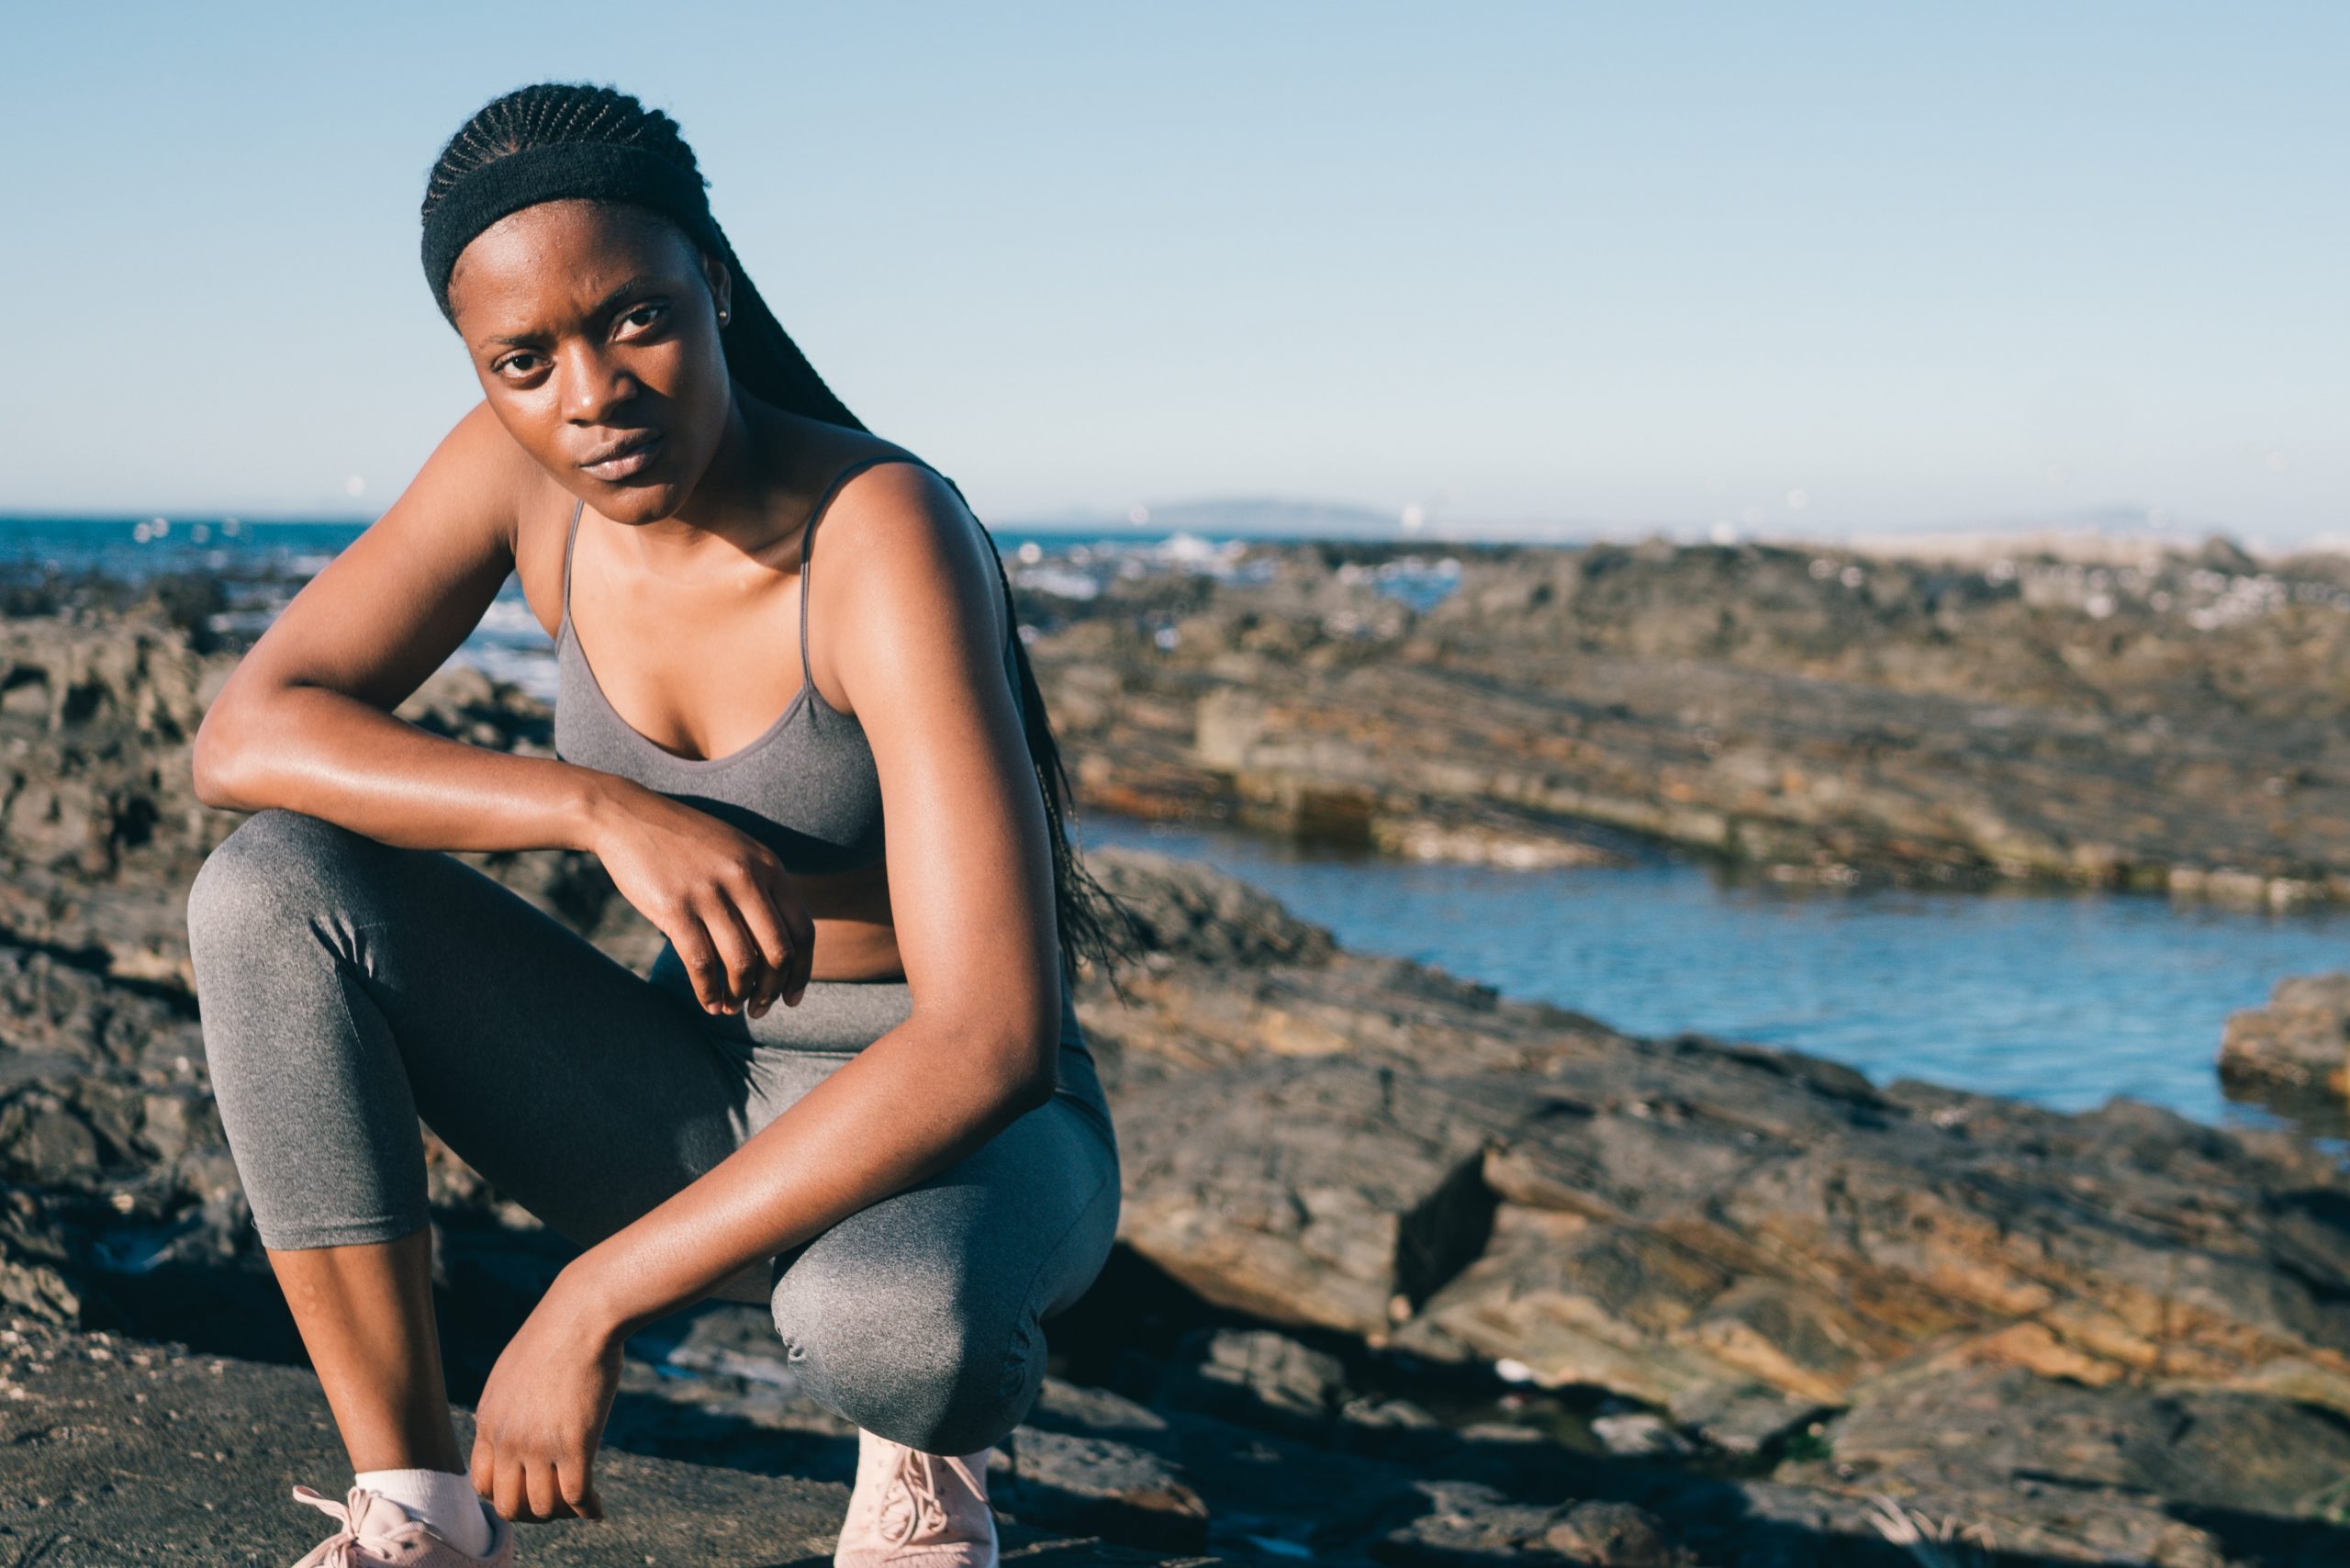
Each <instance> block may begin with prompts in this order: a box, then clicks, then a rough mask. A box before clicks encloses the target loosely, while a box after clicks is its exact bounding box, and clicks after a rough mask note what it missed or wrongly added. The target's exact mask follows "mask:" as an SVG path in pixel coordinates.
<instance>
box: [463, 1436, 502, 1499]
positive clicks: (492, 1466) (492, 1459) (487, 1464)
mask: <svg viewBox="0 0 2350 1568" xmlns="http://www.w3.org/2000/svg"><path fill="white" fill-rule="evenodd" d="M496 1460H497V1450H494V1449H492V1448H491V1447H490V1446H489V1439H487V1438H486V1437H484V1436H483V1435H482V1433H481V1429H480V1428H479V1427H478V1426H476V1428H475V1429H474V1457H473V1463H472V1465H471V1467H470V1468H469V1470H468V1473H467V1475H466V1479H467V1480H469V1481H471V1482H472V1483H473V1484H474V1495H476V1496H477V1497H479V1498H481V1499H482V1500H483V1501H485V1502H488V1503H492V1504H494V1503H495V1502H496V1499H495V1498H494V1497H493V1496H492V1495H491V1494H492V1493H493V1492H495V1491H496V1489H497V1485H498V1469H497V1464H496ZM498 1511H499V1512H500V1513H504V1512H505V1510H504V1509H503V1508H500V1509H499V1510H498Z"/></svg>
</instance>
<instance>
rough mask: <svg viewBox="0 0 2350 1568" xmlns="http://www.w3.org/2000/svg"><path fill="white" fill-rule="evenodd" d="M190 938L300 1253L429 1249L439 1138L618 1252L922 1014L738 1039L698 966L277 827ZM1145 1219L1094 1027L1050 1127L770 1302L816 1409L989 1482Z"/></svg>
mask: <svg viewBox="0 0 2350 1568" xmlns="http://www.w3.org/2000/svg"><path fill="white" fill-rule="evenodd" d="M187 920H188V938H189V946H190V949H191V956H192V958H193V961H194V964H195V969H196V994H197V1004H198V1010H199V1013H200V1014H201V1021H202V1029H203V1034H204V1044H205V1053H206V1056H207V1059H208V1062H209V1066H210V1070H211V1075H212V1085H213V1092H214V1093H215V1095H216V1096H217V1097H218V1103H219V1107H220V1119H221V1122H222V1124H223V1126H225V1127H226V1129H227V1132H228V1137H229V1152H230V1154H231V1155H232V1157H233V1158H234V1159H235V1161H236V1165H237V1170H238V1173H239V1175H240V1176H241V1178H242V1181H243V1183H244V1189H245V1193H246V1196H247V1198H248V1200H249V1201H250V1203H251V1204H252V1214H253V1223H254V1225H255V1227H256V1228H257V1229H258V1230H259V1232H260V1235H261V1239H262V1242H263V1245H264V1246H266V1247H269V1248H272V1249H299V1248H312V1247H330V1246H337V1245H343V1244H351V1243H364V1242H384V1241H392V1240H396V1239H398V1238H401V1237H404V1236H408V1235H411V1234H413V1233H415V1232H416V1231H419V1230H421V1229H423V1228H424V1227H425V1226H426V1224H427V1222H428V1218H429V1215H428V1211H427V1208H426V1201H425V1171H424V1159H423V1150H422V1140H421V1138H420V1136H419V1134H418V1130H417V1122H418V1119H419V1117H421V1118H422V1120H423V1121H424V1123H425V1124H426V1125H427V1126H430V1127H431V1129H432V1130H433V1131H434V1132H435V1133H437V1134H438V1135H439V1136H440V1137H441V1138H442V1140H443V1141H444V1142H446V1143H447V1144H448V1145H449V1147H450V1148H453V1150H455V1151H456V1153H457V1154H458V1155H460V1156H461V1157H463V1158H464V1160H465V1161H466V1162H467V1163H468V1164H470V1165H471V1166H472V1167H473V1168H474V1169H475V1170H478V1171H479V1172H480V1173H481V1174H482V1175H483V1176H484V1177H485V1178H487V1180H488V1181H489V1182H491V1183H492V1184H493V1185H494V1186H495V1187H497V1188H498V1191H499V1192H500V1193H502V1194H504V1195H505V1196H508V1197H510V1198H512V1199H514V1200H515V1201H516V1202H518V1203H520V1204H521V1205H522V1206H523V1207H524V1208H526V1209H528V1210H529V1211H530V1212H531V1213H532V1214H534V1215H537V1216H538V1217H539V1218H540V1219H542V1220H543V1221H544V1222H545V1223H546V1224H547V1225H548V1226H551V1227H552V1228H553V1229H554V1230H555V1231H556V1232H557V1233H558V1234H560V1235H562V1236H564V1237H565V1238H568V1239H570V1240H571V1241H573V1242H575V1243H576V1244H578V1245H581V1246H592V1245H593V1244H594V1243H595V1242H597V1241H599V1240H600V1239H602V1238H604V1237H607V1236H609V1235H610V1234H611V1233H613V1232H614V1231H616V1230H618V1229H620V1228H621V1227H622V1226H625V1225H627V1224H629V1223H630V1222H631V1221H632V1220H634V1219H635V1218H637V1217H638V1216H639V1215H643V1214H644V1213H646V1212H647V1211H649V1210H651V1209H652V1208H654V1207H655V1205H656V1204H659V1203H661V1201H662V1200H663V1199H665V1198H667V1197H668V1196H669V1195H670V1194H672V1193H676V1192H677V1191H678V1190H679V1189H680V1188H683V1187H684V1186H686V1185H687V1184H688V1183H689V1182H692V1181H694V1180H695V1178H697V1177H699V1176H700V1175H701V1174H702V1173H704V1172H705V1171H707V1170H710V1169H711V1167H713V1166H715V1165H716V1164H717V1163H718V1162H719V1161H720V1160H722V1159H724V1158H725V1157H726V1156H727V1155H728V1154H730V1153H732V1152H733V1150H734V1149H735V1148H739V1147H740V1146H741V1145H742V1143H743V1142H744V1140H745V1139H746V1138H748V1137H750V1136H751V1135H752V1134H754V1133H755V1132H757V1131H758V1130H759V1129H760V1128H762V1127H764V1126H767V1124H768V1123H769V1122H771V1121H773V1120H775V1119H776V1117H777V1116H778V1115H779V1114H782V1113H783V1112H784V1111H785V1110H786V1109H788V1108H789V1106H790V1105H791V1104H792V1103H794V1102H795V1101H797V1100H798V1099H799V1098H800V1096H801V1095H802V1094H804V1093H806V1092H808V1091H809V1090H810V1089H811V1087H813V1086H814V1085H815V1084H816V1083H817V1082H818V1081H821V1080H822V1078H824V1077H825V1075H827V1074H828V1073H831V1072H833V1071H834V1070H836V1069H838V1068H839V1067H840V1066H841V1064H842V1063H844V1062H845V1061H847V1060H848V1059H849V1058H851V1057H852V1056H854V1055H855V1054H856V1052H857V1051H858V1050H860V1049H862V1048H863V1047H866V1046H867V1045H870V1044H871V1043H872V1042H873V1041H874V1040H875V1039H876V1038H878V1036H880V1035H881V1034H882V1033H883V1032H885V1031H886V1030H888V1029H890V1028H891V1027H894V1026H895V1025H898V1024H899V1023H901V1022H902V1021H903V1020H905V1019H906V1018H907V1017H908V1016H909V1015H910V1014H911V1013H912V994H911V991H910V990H909V988H908V986H907V985H906V983H905V982H904V981H902V980H898V981H884V982H869V981H849V980H812V981H811V982H810V983H809V986H808V989H807V991H806V993H805V995H804V996H803V997H802V999H801V1001H800V1005H798V1006H797V1007H787V1006H786V1005H784V1003H783V1002H781V1001H780V1000H778V1002H776V1003H775V1005H774V1006H773V1007H772V1008H770V1009H769V1010H768V1012H767V1014H766V1016H765V1017H763V1018H758V1019H750V1018H747V1017H746V1016H745V1015H744V1014H726V1015H724V1016H719V1015H714V1014H709V1013H707V1012H705V1011H704V1010H703V1009H702V1008H701V1006H700V1005H699V1002H696V1001H695V1000H694V998H693V992H692V988H691V985H690V982H689V981H688V980H687V979H686V977H685V974H684V970H683V969H682V967H681V966H679V965H678V964H677V961H676V953H675V950H674V949H671V948H666V947H665V949H664V950H663V953H662V955H661V961H660V962H657V963H656V964H655V966H654V968H653V970H652V972H651V973H650V974H649V975H639V974H637V973H636V972H634V971H633V970H632V969H629V968H628V967H626V966H625V965H623V964H621V963H619V962H617V961H616V960H614V959H613V958H610V956H609V955H607V954H606V953H604V952H603V951H602V950H601V949H600V948H599V947H597V946H595V945H594V944H592V943H590V942H589V941H588V940H587V939H586V938H585V937H583V936H581V935H578V934H577V933H576V932H575V931H573V930H571V929H570V928H569V927H568V926H566V925H565V924H563V923H562V922H560V921H558V920H556V919H554V917H553V916H551V915H549V914H547V913H543V911H541V910H540V909H539V908H538V907H537V906H536V905H534V904H532V903H531V902H529V901H528V900H526V899H524V898H522V897H521V896H520V895H519V894H517V893H516V892H514V891H513V890H510V889H509V888H507V887H506V886H504V885H503V884H502V883H500V882H498V880H496V879H494V878H491V877H489V876H487V875H486V874H484V873H483V872H481V871H479V870H476V868H473V867H472V866H470V865H468V864H466V863H465V862H464V861H462V860H460V859H458V858H456V857H454V856H452V855H449V854H445V853H442V852H441V851H438V850H421V849H408V848H402V847H398V846H391V845H386V844H384V843H382V842H380V841H378V840H375V839H373V838H369V837H367V836H365V835H364V834H359V833H356V832H353V831H352V830H351V829H348V828H345V827H342V826H341V825H340V824H338V823H330V822H328V821H326V820H324V819H322V818H319V817H316V816H312V815H309V814H308V813H305V812H293V811H287V810H284V809H279V808H272V809H269V810H265V811H261V812H255V813H253V814H252V816H250V817H248V818H247V819H246V820H245V821H244V822H242V823H239V824H238V826H237V828H236V830H235V831H234V832H233V833H231V834H229V836H228V837H227V838H226V839H225V840H224V841H222V843H221V844H220V845H219V846H218V847H217V848H215V849H214V850H213V852H212V853H211V855H210V856H209V857H207V859H206V860H205V862H204V865H203V866H202V868H200V869H199V871H198V873H197V875H196V880H195V882H194V884H193V885H192V886H191V888H190V889H189V892H188V899H187ZM929 1092H934V1093H939V1094H952V1093H955V1092H957V1088H956V1085H955V1083H954V1081H953V1080H952V1079H951V1077H942V1078H941V1079H940V1080H939V1081H938V1082H937V1084H936V1085H935V1087H934V1089H932V1090H930V1091H929ZM1118 1188H1119V1182H1118V1154H1117V1145H1116V1139H1115V1136H1114V1134H1113V1130H1112V1126H1111V1121H1110V1112H1109V1107H1108V1104H1107V1103H1106V1102H1105V1101H1104V1099H1103V1097H1102V1089H1101V1084H1100V1081H1099V1080H1098V1079H1097V1078H1096V1077H1095V1075H1094V1071H1093V1067H1092V1061H1091V1055H1090V1053H1089V1052H1088V1051H1087V1049H1086V1047H1085V1046H1084V1044H1083V1043H1082V1036H1081V1034H1080V1032H1079V1030H1078V1026H1077V1020H1076V1014H1075V1013H1074V1011H1073V1010H1072V1009H1071V1008H1070V1007H1069V1005H1068V1004H1067V1003H1066V1002H1065V1003H1064V1007H1063V1015H1062V1036H1061V1052H1060V1086H1059V1089H1058V1090H1057V1092H1056V1093H1055V1094H1054V1095H1053V1097H1052V1099H1051V1100H1050V1101H1048V1102H1047V1103H1046V1104H1044V1105H1042V1106H1039V1107H1037V1108H1036V1109H1035V1110H1032V1111H1029V1112H1027V1113H1026V1114H1024V1115H1022V1116H1020V1117H1019V1118H1018V1119H1017V1120H1015V1121H1013V1123H1011V1124H1010V1125H1009V1126H1006V1127H1004V1128H1003V1129H1002V1131H1000V1132H999V1133H997V1134H996V1135H995V1137H992V1138H990V1140H989V1141H988V1142H987V1143H985V1144H983V1145H981V1146H980V1147H979V1148H977V1149H976V1150H974V1151H972V1152H971V1153H970V1154H968V1155H967V1156H965V1157H964V1158H963V1159H960V1160H959V1161H957V1163H956V1164H954V1165H952V1166H949V1167H948V1168H946V1170H942V1171H940V1172H938V1173H936V1174H934V1175H932V1176H930V1177H929V1178H927V1179H925V1180H923V1181H922V1182H916V1183H914V1184H913V1185H912V1186H909V1187H906V1188H903V1189H901V1190H900V1191H899V1192H897V1193H892V1194H890V1196H888V1197H885V1198H883V1199H881V1200H880V1201H878V1202H877V1203H873V1204H868V1205H867V1206H866V1207H865V1208H862V1209H859V1210H858V1211H856V1213H855V1214H852V1215H848V1216H847V1217H846V1218H845V1219H842V1220H840V1221H838V1222H837V1223H835V1224H834V1225H833V1226H831V1227H830V1228H828V1229H826V1230H824V1231H823V1232H822V1233H821V1234H819V1235H817V1236H816V1237H814V1238H811V1239H810V1240H807V1241H804V1242H802V1243H800V1245H798V1246H797V1247H795V1248H793V1249H790V1250H789V1251H788V1252H786V1253H784V1254H783V1255H782V1256H780V1257H778V1258H777V1259H775V1260H773V1261H772V1263H771V1264H770V1265H769V1266H768V1268H767V1270H766V1271H765V1272H764V1276H763V1278H761V1279H759V1280H756V1281H754V1283H755V1285H756V1287H757V1291H758V1296H759V1297H763V1298H765V1299H767V1301H768V1302H769V1304H770V1305H772V1307H773V1310H774V1315H775V1325H776V1328H777V1330H778V1333H779V1334H781V1336H782V1338H783V1341H784V1345H785V1360H786V1361H788V1362H789V1365H790V1366H791V1368H792V1369H793V1371H794V1372H796V1374H797V1375H798V1377H799V1379H800V1385H801V1387H802V1388H803V1389H804V1390H805V1392H807V1393H808V1394H810V1395H811V1397H812V1398H813V1399H815V1400H816V1402H817V1403H819V1404H820V1405H822V1406H824V1407H826V1408H827V1409H829V1410H831V1411H833V1412H834V1414H835V1415H838V1416H840V1417H844V1418H845V1419H847V1420H849V1421H852V1422H854V1423H855V1424H856V1425H857V1426H859V1427H862V1428H866V1429H867V1430H868V1431H871V1432H874V1433H877V1434H878V1435H879V1436H881V1437H885V1438H889V1439H892V1440H893V1441H897V1442H901V1443H905V1444H907V1445H909V1446H910V1447H912V1448H915V1449H919V1450H923V1451H925V1452H929V1453H970V1452H974V1451H976V1450H979V1449H981V1448H985V1447H987V1446H988V1445H990V1444H991V1443H994V1442H997V1441H999V1440H1001V1439H1002V1438H1003V1437H1004V1436H1005V1435H1006V1434H1008V1433H1009V1432H1010V1431H1011V1430H1012V1428H1013V1427H1015V1426H1017V1425H1018V1424H1019V1423H1020V1421H1021V1420H1023V1419H1024V1417H1026V1415H1027V1412H1028V1410H1029V1408H1030V1407H1031V1406H1033V1405H1034V1403H1035V1398H1036V1394H1037V1393H1038V1391H1039V1389H1040V1388H1041V1387H1042V1385H1043V1380H1044V1374H1045V1350H1046V1345H1045V1337H1044V1333H1043V1329H1042V1327H1041V1322H1042V1320H1043V1319H1044V1318H1046V1317H1047V1316H1051V1315H1053V1314H1055V1313H1057V1312H1060V1311H1062V1310H1063V1309H1065V1308H1066V1307H1068V1306H1069V1305H1071V1304H1073V1303H1074V1302H1075V1301H1076V1300H1077V1298H1078V1296H1079V1295H1080V1294H1082V1293H1083V1292H1084V1290H1085V1289H1086V1287H1087V1286H1088V1285H1089V1284H1091V1282H1092V1281H1093V1279H1094V1278H1095V1276H1096V1275H1097V1274H1098V1273H1099V1272H1100V1271H1101V1269H1102V1264H1103V1263H1104V1262H1105V1261H1106V1260H1107V1259H1108V1256H1109V1250H1110V1245H1111V1240H1112V1238H1113V1234H1114V1233H1115V1231H1116V1228H1117V1221H1118V1206H1119V1190H1118ZM740 1281H741V1276H738V1277H737V1289H738V1290H739V1285H740ZM727 1294H734V1293H733V1292H729V1293H727Z"/></svg>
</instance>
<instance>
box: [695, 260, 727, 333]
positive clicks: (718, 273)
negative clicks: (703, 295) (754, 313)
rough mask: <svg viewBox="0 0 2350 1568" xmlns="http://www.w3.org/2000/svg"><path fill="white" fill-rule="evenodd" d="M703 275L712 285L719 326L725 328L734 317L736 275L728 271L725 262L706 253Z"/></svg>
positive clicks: (712, 297)
mask: <svg viewBox="0 0 2350 1568" xmlns="http://www.w3.org/2000/svg"><path fill="white" fill-rule="evenodd" d="M701 275H702V278H703V281H705V282H706V283H708V284H709V285H710V300H711V305H712V306H714V307H715V308H717V310H718V324H719V325H720V326H722V327H723V326H724V325H726V323H727V322H729V321H730V320H732V319H733V317H734V274H733V273H731V272H729V271H727V269H726V263H724V262H722V261H720V260H719V259H718V258H717V257H715V256H713V255H711V253H710V252H707V251H704V252H701Z"/></svg>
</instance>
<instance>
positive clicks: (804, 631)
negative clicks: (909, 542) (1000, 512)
mask: <svg viewBox="0 0 2350 1568" xmlns="http://www.w3.org/2000/svg"><path fill="white" fill-rule="evenodd" d="M877 463H911V464H912V465H914V466H915V467H917V468H930V465H929V464H927V463H924V462H923V460H922V459H921V458H919V457H912V456H903V455H901V454H897V453H894V452H885V453H882V454H878V455H877V456H873V457H860V458H858V459H857V460H856V462H854V463H852V464H850V465H848V466H847V467H845V468H844V469H842V470H841V471H840V472H839V473H838V474H835V475H834V476H833V482H832V483H831V484H829V485H827V486H825V487H824V493H823V494H822V495H821V496H819V497H817V498H816V510H814V511H811V512H810V513H809V514H808V522H807V525H806V526H805V527H803V528H802V529H801V530H800V680H801V681H802V682H803V683H804V684H805V685H806V687H807V689H808V690H809V692H810V693H811V694H812V695H816V696H821V695H822V693H820V692H817V690H816V672H815V670H814V669H813V668H811V666H810V665H809V663H808V553H809V551H810V550H811V549H812V548H813V547H814V545H815V543H816V524H817V522H818V521H820V520H821V519H822V517H823V515H824V509H825V508H826V507H829V506H831V505H832V504H833V498H834V496H836V495H839V494H840V491H841V487H842V486H843V485H845V484H847V483H848V482H849V481H850V480H851V479H854V478H856V476H858V475H859V474H862V473H864V472H865V471H866V470H867V468H870V467H872V466H873V465H875V464H877ZM930 471H931V472H932V473H934V474H937V473H938V470H937V469H935V468H930ZM940 477H941V478H945V477H946V476H945V475H940ZM949 482H950V483H952V481H949Z"/></svg>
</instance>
